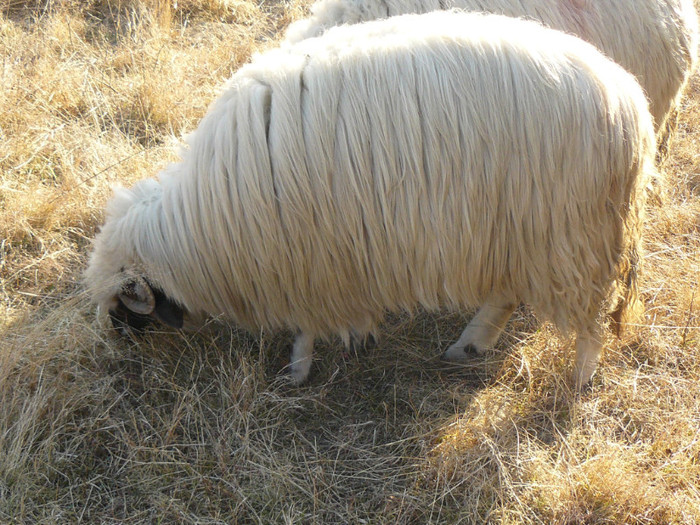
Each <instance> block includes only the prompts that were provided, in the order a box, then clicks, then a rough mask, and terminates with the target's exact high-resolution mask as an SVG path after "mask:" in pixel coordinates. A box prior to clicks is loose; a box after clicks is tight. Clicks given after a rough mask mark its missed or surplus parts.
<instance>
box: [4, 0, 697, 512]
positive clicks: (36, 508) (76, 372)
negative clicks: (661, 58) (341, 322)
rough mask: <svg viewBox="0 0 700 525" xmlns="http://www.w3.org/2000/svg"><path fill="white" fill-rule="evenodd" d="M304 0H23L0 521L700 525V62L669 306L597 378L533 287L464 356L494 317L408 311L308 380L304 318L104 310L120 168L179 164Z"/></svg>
mask: <svg viewBox="0 0 700 525" xmlns="http://www.w3.org/2000/svg"><path fill="white" fill-rule="evenodd" d="M698 3H700V2H698ZM306 7H307V6H306V4H305V3H304V2H303V0H302V1H301V2H295V1H294V0H292V1H290V2H289V3H284V2H277V1H274V2H270V1H268V2H262V3H259V4H258V3H255V2H250V1H247V0H240V1H236V0H178V1H177V2H172V1H166V0H142V1H137V0H87V1H78V0H63V1H59V0H55V1H53V0H5V1H4V2H0V48H1V49H2V54H1V56H2V89H1V90H0V167H1V169H0V332H1V333H0V341H1V342H0V522H2V523H124V524H137V523H183V524H189V523H202V524H204V523H206V524H215V523H222V524H223V523H227V524H229V523H319V524H325V523H376V524H389V523H391V524H393V523H484V522H489V523H504V524H507V523H562V524H564V523H595V524H603V523H688V524H691V523H698V522H700V353H699V352H698V349H699V347H700V293H698V284H699V281H700V255H699V254H700V156H699V154H698V151H700V148H699V143H700V77H698V76H697V75H696V76H694V77H693V78H692V80H691V83H690V85H689V87H688V90H687V93H686V96H685V98H684V101H683V104H682V107H681V111H680V120H679V125H678V129H677V130H676V133H675V136H674V140H673V142H672V146H671V150H670V156H669V158H668V159H666V160H665V162H664V163H663V164H662V166H661V169H662V171H663V174H664V177H665V178H666V180H667V181H668V184H667V186H668V189H667V192H666V195H665V201H664V202H663V203H662V204H660V205H652V206H650V210H649V220H648V221H647V226H646V231H645V248H646V255H645V266H644V273H643V275H642V281H641V289H642V297H643V300H644V303H645V307H646V313H645V316H644V318H643V319H642V320H641V322H640V323H639V324H638V325H635V326H632V327H630V329H629V330H628V332H627V334H626V335H624V336H623V337H622V338H621V339H615V338H614V337H613V336H612V335H610V336H608V339H607V340H606V344H605V352H604V356H603V360H602V363H601V365H600V371H599V373H598V374H597V375H596V377H595V378H594V381H593V385H592V386H591V388H590V389H588V390H586V391H585V392H583V393H582V394H580V395H579V394H576V393H574V392H573V391H572V389H571V386H570V385H569V383H568V382H567V380H566V378H567V375H568V372H569V371H570V368H571V363H572V361H573V359H572V353H573V341H572V340H570V339H567V338H566V337H563V336H561V335H559V334H557V333H556V331H555V330H554V329H553V328H552V327H551V326H550V325H549V324H546V323H544V324H543V323H540V322H539V321H538V320H537V319H535V318H534V317H533V316H532V314H531V313H530V312H529V311H528V310H527V308H526V307H521V308H520V309H519V310H518V311H517V314H516V316H515V318H514V319H513V320H512V321H511V323H510V324H509V326H508V329H507V331H506V333H505V335H504V336H503V337H502V339H501V341H500V342H499V345H498V349H497V351H495V352H493V353H490V354H489V355H488V356H487V357H485V358H479V359H475V360H474V361H473V362H471V363H470V364H468V365H464V366H461V367H454V366H448V365H446V364H445V363H443V362H441V361H440V360H439V359H438V356H439V355H440V353H441V351H442V350H444V349H445V348H446V347H447V346H448V345H449V344H450V343H451V342H452V341H454V340H455V339H456V337H457V336H458V334H459V332H460V330H461V328H462V327H463V325H464V324H465V323H466V321H468V319H469V318H470V317H471V315H472V314H473V312H463V313H459V314H448V313H436V314H424V313H417V314H416V315H413V316H409V315H407V314H404V315H396V316H392V317H390V318H389V319H387V321H386V323H385V325H384V326H383V327H382V329H381V331H380V337H379V341H378V344H377V345H376V347H374V348H371V349H370V348H367V349H363V348H358V349H355V350H352V351H349V350H347V349H345V348H344V347H343V346H342V345H341V344H340V342H339V341H330V342H327V343H324V344H323V345H320V347H319V348H317V356H318V358H317V361H315V362H314V366H313V368H312V376H311V380H310V382H309V383H308V384H306V385H304V386H301V387H291V386H289V385H288V384H287V383H286V382H285V381H284V380H283V379H282V378H281V377H282V376H280V374H279V370H280V369H281V368H282V367H283V366H284V365H285V364H286V359H287V353H286V352H287V349H288V347H289V344H290V342H291V340H292V334H285V333H282V334H277V333H267V332H260V333H254V334H251V333H246V332H243V331H240V330H236V329H235V328H234V327H223V326H220V327H218V328H217V329H215V330H213V331H212V332H211V333H208V334H194V335H192V334H189V335H188V334H180V333H177V332H171V331H163V332H161V333H153V334H149V335H147V336H146V337H145V338H144V339H142V340H140V341H138V342H130V341H128V340H123V339H118V338H116V337H114V335H113V334H111V333H110V332H109V331H108V330H105V327H104V326H103V325H102V324H101V323H100V321H99V320H98V319H97V318H96V316H95V311H94V307H93V306H92V305H91V304H90V302H89V300H88V298H87V297H86V296H85V293H84V291H83V288H82V287H81V284H80V278H81V273H82V271H83V270H84V268H85V264H86V259H87V254H88V253H89V249H90V242H91V239H92V238H93V237H94V235H95V233H96V231H97V228H98V227H99V225H100V223H101V221H102V220H103V210H104V205H105V202H106V200H107V199H108V197H109V195H110V191H111V187H112V186H113V185H114V184H115V183H121V184H124V185H129V184H131V183H133V182H134V181H136V180H138V179H141V178H144V177H148V176H152V175H154V174H155V173H157V171H158V170H159V169H160V168H162V167H163V166H165V165H166V164H167V163H168V162H169V161H171V160H173V159H175V158H176V152H177V147H178V144H180V143H181V141H182V137H183V135H184V134H186V133H187V132H189V131H191V130H192V129H194V127H195V126H196V124H197V122H198V120H199V119H200V118H201V116H202V115H203V113H204V112H205V110H206V108H207V106H208V104H209V103H210V102H211V101H212V100H213V99H214V98H215V97H216V94H217V93H218V90H219V89H220V87H221V85H222V83H223V82H224V80H225V79H226V78H227V77H229V76H230V75H231V74H232V73H233V72H234V71H235V70H236V69H237V68H238V67H239V66H240V65H241V64H243V63H245V62H246V61H247V60H249V58H250V56H251V53H253V52H254V51H259V50H262V49H265V48H267V47H270V46H274V45H275V41H276V39H278V38H279V36H280V34H281V32H282V31H283V29H284V27H286V25H287V24H288V23H289V22H290V20H292V19H295V18H298V17H301V16H303V15H304V13H305V9H306Z"/></svg>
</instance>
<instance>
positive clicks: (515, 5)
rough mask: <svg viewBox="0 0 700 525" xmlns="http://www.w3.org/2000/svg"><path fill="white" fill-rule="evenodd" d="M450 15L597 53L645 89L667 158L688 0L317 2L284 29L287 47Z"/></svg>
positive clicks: (691, 31) (688, 51)
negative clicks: (466, 14) (501, 19)
mask: <svg viewBox="0 0 700 525" xmlns="http://www.w3.org/2000/svg"><path fill="white" fill-rule="evenodd" d="M451 8H459V9H462V10H465V11H472V12H476V11H479V12H485V13H495V14H502V15H507V16H513V17H522V18H527V19H532V20H537V21H539V22H541V23H543V24H545V25H546V26H548V27H551V28H554V29H559V30H561V31H565V32H567V33H571V34H574V35H576V36H578V37H580V38H583V39H584V40H586V41H588V42H590V43H592V44H593V45H595V46H596V47H598V49H600V50H601V51H603V53H605V54H606V55H607V56H609V57H610V58H612V59H613V60H615V61H616V62H617V63H618V64H620V65H621V66H622V67H624V68H625V69H627V71H629V72H630V73H632V74H633V75H635V76H636V77H637V80H638V82H639V83H640V84H641V86H642V88H644V90H645V92H646V93H647V96H648V98H649V104H650V111H651V114H652V116H653V117H654V122H655V126H656V129H657V130H658V131H659V140H660V142H659V146H660V149H663V151H661V154H662V155H665V153H666V151H665V150H666V148H667V140H668V134H669V133H670V132H671V131H672V129H673V128H674V127H675V124H676V109H677V107H678V103H679V100H680V97H681V95H682V93H683V90H684V88H685V85H686V83H687V81H688V78H689V77H690V74H691V73H692V71H693V70H694V68H695V65H696V63H697V47H698V20H697V13H696V11H695V7H694V6H693V1H692V0H614V1H612V0H319V1H318V2H316V3H315V4H314V5H313V6H312V7H311V16H309V18H306V19H303V20H299V21H297V22H295V23H293V24H292V25H291V26H290V27H289V28H288V30H287V33H286V35H285V41H286V43H294V42H298V41H300V40H303V39H306V38H310V37H315V36H318V35H320V34H321V33H322V32H323V31H324V30H326V29H328V28H330V27H333V26H337V25H340V24H356V23H358V22H366V21H369V20H375V19H380V18H385V17H388V16H396V15H402V14H407V13H427V12H430V11H434V10H438V9H451ZM465 30H466V28H465Z"/></svg>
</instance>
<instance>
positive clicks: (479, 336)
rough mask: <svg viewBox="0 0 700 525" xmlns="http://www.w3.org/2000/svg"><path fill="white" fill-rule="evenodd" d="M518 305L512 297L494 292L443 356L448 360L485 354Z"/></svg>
mask: <svg viewBox="0 0 700 525" xmlns="http://www.w3.org/2000/svg"><path fill="white" fill-rule="evenodd" d="M516 306H517V303H516V302H515V301H514V300H513V299H512V298H510V297H506V296H503V295H502V294H494V293H492V294H491V295H489V297H488V298H487V299H486V302H485V303H484V304H483V305H482V307H481V308H480V309H479V311H478V312H477V313H476V315H475V316H474V318H473V319H472V320H471V322H470V323H469V324H468V325H467V327H466V328H465V329H464V331H463V332H462V335H461V336H460V337H459V339H458V340H457V342H456V343H454V344H453V345H451V346H450V347H449V348H448V349H447V351H446V352H445V354H444V356H443V358H444V359H447V360H448V361H462V360H464V359H467V358H468V357H469V356H470V355H471V354H474V353H476V354H477V355H481V354H483V353H484V352H485V351H486V350H487V349H488V348H491V347H492V346H493V345H495V344H496V341H498V337H499V336H500V335H501V332H502V331H503V327H504V326H505V325H506V323H507V322H508V319H510V316H511V315H512V314H513V310H515V307H516Z"/></svg>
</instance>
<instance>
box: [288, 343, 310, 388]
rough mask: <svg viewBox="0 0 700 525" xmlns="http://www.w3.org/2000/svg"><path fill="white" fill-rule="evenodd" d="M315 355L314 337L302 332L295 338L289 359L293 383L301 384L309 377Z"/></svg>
mask: <svg viewBox="0 0 700 525" xmlns="http://www.w3.org/2000/svg"><path fill="white" fill-rule="evenodd" d="M313 355H314V337H313V336H312V335H309V334H307V333H306V332H301V333H300V334H299V335H298V336H297V337H296V339H295V340H294V345H293V346H292V354H291V356H290V359H289V376H290V378H291V380H292V383H294V384H295V385H300V384H301V383H303V382H304V381H306V379H307V378H308V377H309V371H310V370H311V361H312V360H313Z"/></svg>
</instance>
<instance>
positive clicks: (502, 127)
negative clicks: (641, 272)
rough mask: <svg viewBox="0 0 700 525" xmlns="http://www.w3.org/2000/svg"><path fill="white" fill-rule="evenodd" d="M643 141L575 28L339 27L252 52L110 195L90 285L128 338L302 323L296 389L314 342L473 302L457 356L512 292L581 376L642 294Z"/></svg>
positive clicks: (644, 117)
mask: <svg viewBox="0 0 700 525" xmlns="http://www.w3.org/2000/svg"><path fill="white" fill-rule="evenodd" d="M654 148H655V143H654V134H653V126H652V122H651V116H650V115H649V111H648V109H647V102H646V100H645V98H644V95H643V92H642V90H641V89H640V87H639V85H638V84H637V83H636V81H635V80H634V78H633V77H632V76H631V75H629V74H628V73H626V72H625V71H624V70H623V69H622V68H621V67H619V66H617V65H616V64H614V63H613V62H611V61H609V60H608V59H606V58H605V57H604V56H603V55H601V54H600V53H599V52H598V51H596V50H595V48H593V46H591V45H589V44H586V43H585V42H583V41H581V40H580V39H578V38H575V37H572V36H569V35H566V34H564V33H561V32H558V31H553V30H550V29H546V28H544V27H542V26H540V25H539V24H536V23H534V22H526V21H523V20H518V19H514V18H507V17H501V16H495V15H478V14H468V13H457V12H435V13H430V14H426V15H406V16H403V17H395V18H392V19H390V20H386V21H377V22H369V23H366V24H361V25H357V26H348V27H340V28H335V29H333V30H330V31H328V32H327V33H326V34H325V35H324V36H323V37H321V38H318V39H314V40H307V41H304V42H301V43H299V44H297V45H295V46H291V47H287V48H282V49H276V50H272V51H269V52H267V53H265V54H262V55H260V56H257V57H256V58H255V59H254V60H253V62H252V63H251V64H248V65H246V66H244V67H243V68H242V69H241V70H239V71H238V72H237V73H236V74H235V75H234V76H233V78H232V79H231V80H230V82H229V84H228V87H227V90H226V91H225V92H224V93H223V95H222V96H221V97H220V98H219V99H218V100H217V101H216V102H215V103H214V104H213V106H212V107H211V108H210V110H209V112H208V114H207V115H206V116H205V117H204V119H203V120H202V122H201V124H200V125H199V127H198V129H197V130H196V131H195V132H194V133H193V134H192V136H191V137H190V139H189V149H188V150H186V151H185V152H184V153H183V158H182V160H181V162H179V163H177V164H174V165H171V166H170V167H169V168H167V169H166V170H165V172H164V173H162V174H161V175H160V177H159V179H160V180H159V181H158V182H156V181H155V180H150V179H149V180H145V181H142V182H140V183H137V184H136V185H135V186H134V187H133V188H132V189H131V190H120V191H118V192H117V194H116V196H115V197H114V198H113V200H112V201H111V203H110V204H109V206H108V208H107V219H106V223H105V225H104V227H103V228H102V231H101V233H100V234H99V235H98V236H97V238H96V239H95V245H94V252H93V253H92V256H91V258H90V263H89V267H88V269H87V272H86V284H87V285H88V287H89V289H90V291H91V294H92V296H93V298H94V300H95V302H96V303H97V304H98V305H99V306H100V307H101V309H102V310H103V311H105V310H107V311H109V312H110V313H111V315H112V319H113V322H114V323H115V325H116V326H118V327H122V328H124V326H125V325H129V326H133V327H135V328H137V329H138V328H141V327H142V326H143V325H144V324H145V323H146V322H147V321H148V320H150V318H151V317H154V318H156V319H159V320H161V321H163V322H165V323H168V324H171V325H173V326H177V327H179V326H182V324H183V322H184V321H186V318H187V317H188V315H190V314H194V315H200V314H202V313H204V314H210V315H222V314H223V315H225V316H227V317H229V318H230V319H232V320H233V321H235V322H237V323H239V324H240V325H242V326H245V327H248V328H251V329H257V328H260V327H265V328H268V329H275V328H285V327H286V328H291V329H294V330H298V331H299V335H298V337H297V339H296V341H295V343H294V347H293V350H292V361H291V364H290V368H291V374H292V377H293V379H294V380H295V381H297V382H300V381H303V380H304V379H305V378H306V377H307V375H308V372H309V367H310V364H311V355H312V349H313V343H314V339H315V338H317V337H327V336H329V335H332V334H339V335H341V337H343V339H344V340H345V341H346V342H347V341H348V338H349V335H350V334H356V335H361V334H366V333H368V332H370V331H372V330H373V329H374V327H375V324H376V323H377V322H378V321H379V320H380V319H381V318H382V316H383V314H384V313H385V312H387V311H399V310H405V311H411V310H414V309H415V308H416V307H418V306H422V307H424V308H426V309H429V310H430V309H436V308H439V307H449V308H454V309H458V308H463V307H466V306H468V305H476V304H480V303H482V302H483V301H486V305H485V306H484V308H483V309H482V311H481V312H479V313H478V314H477V316H476V317H475V319H474V321H472V323H470V325H469V326H468V327H467V328H466V330H465V331H464V334H463V335H462V337H461V338H460V340H459V341H458V342H457V343H456V344H455V345H453V346H452V347H451V348H450V349H449V350H448V351H447V354H446V356H447V357H448V358H450V359H455V358H461V357H463V356H465V352H466V351H468V350H469V349H471V348H476V349H477V350H483V349H484V348H485V347H486V346H487V345H488V344H489V340H490V338H491V337H493V333H492V332H493V330H497V331H500V326H497V327H495V326H493V323H491V322H489V323H486V324H484V320H488V319H495V320H497V321H498V323H501V321H502V323H505V321H506V320H507V318H508V316H510V313H511V311H512V308H513V305H515V304H516V303H517V302H518V301H525V302H527V303H529V304H530V305H532V307H533V308H534V310H535V311H536V312H537V313H538V314H540V315H542V316H544V317H545V318H548V319H551V320H552V321H553V322H554V323H555V324H556V326H557V327H559V328H560V329H561V330H563V331H569V330H573V331H575V332H576V333H577V343H576V345H577V361H576V369H575V379H576V381H577V382H578V383H579V384H582V383H584V382H587V381H588V380H589V379H590V377H591V375H592V374H593V372H594V370H595V366H596V362H597V359H598V355H599V353H600V350H601V347H602V344H601V317H602V316H603V315H604V314H605V313H606V312H610V311H612V310H614V311H615V315H616V317H617V318H618V319H620V318H621V317H622V314H623V313H624V312H625V309H626V308H627V307H629V306H630V305H631V304H632V303H634V299H635V293H636V286H635V283H636V271H637V267H638V264H639V253H638V252H639V244H640V229H641V221H642V218H641V213H642V208H643V204H644V191H643V189H642V188H643V187H644V186H645V184H646V182H647V178H648V176H650V175H651V174H652V173H653V170H654V166H653V164H654V162H653V160H654V159H653V152H654ZM496 336H497V334H496Z"/></svg>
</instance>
